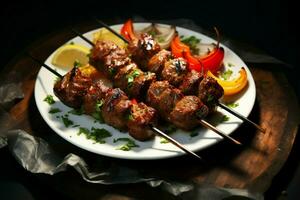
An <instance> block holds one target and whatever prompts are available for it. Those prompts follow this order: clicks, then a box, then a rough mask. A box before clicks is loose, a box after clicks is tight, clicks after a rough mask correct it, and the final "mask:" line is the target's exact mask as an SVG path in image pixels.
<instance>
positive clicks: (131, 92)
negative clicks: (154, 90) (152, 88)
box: [114, 63, 156, 100]
mask: <svg viewBox="0 0 300 200" xmlns="http://www.w3.org/2000/svg"><path fill="white" fill-rule="evenodd" d="M155 80H156V76H155V74H154V73H151V72H145V73H144V72H143V71H141V70H140V69H139V68H138V67H137V66H136V64H134V63H131V64H129V65H126V66H125V67H123V68H121V69H120V70H119V72H118V73H117V75H116V76H115V78H114V84H115V86H116V87H119V88H121V89H122V90H124V91H126V93H127V94H128V96H129V97H134V98H136V99H140V100H142V99H143V96H144V95H143V94H145V92H146V91H147V89H148V87H149V85H150V84H151V83H152V82H153V81H155Z"/></svg>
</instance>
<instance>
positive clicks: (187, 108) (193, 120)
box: [170, 96, 208, 130]
mask: <svg viewBox="0 0 300 200" xmlns="http://www.w3.org/2000/svg"><path fill="white" fill-rule="evenodd" d="M207 114H208V107H207V106H206V105H204V104H203V103H202V102H201V101H200V100H199V98H198V97H197V96H185V97H183V98H182V99H181V100H179V101H178V102H177V103H176V106H175V108H174V109H173V111H172V112H171V114H170V121H171V122H172V123H174V124H175V125H176V126H177V127H179V128H181V129H184V130H191V129H193V128H195V127H196V126H197V125H198V124H199V123H198V120H199V119H203V118H204V117H206V116H207Z"/></svg>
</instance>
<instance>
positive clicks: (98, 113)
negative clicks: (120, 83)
mask: <svg viewBox="0 0 300 200" xmlns="http://www.w3.org/2000/svg"><path fill="white" fill-rule="evenodd" d="M103 103H104V101H103V99H101V100H98V101H97V103H96V105H95V112H93V113H92V117H93V118H94V119H96V120H98V121H99V122H100V123H104V120H103V117H102V112H101V108H102V106H103Z"/></svg>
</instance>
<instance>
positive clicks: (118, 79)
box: [114, 63, 142, 91]
mask: <svg viewBox="0 0 300 200" xmlns="http://www.w3.org/2000/svg"><path fill="white" fill-rule="evenodd" d="M141 73H142V71H141V70H140V69H138V67H137V65H136V64H135V63H130V64H128V65H126V66H124V67H122V68H121V69H120V70H119V72H118V73H117V74H116V75H115V77H114V85H115V87H119V88H121V89H122V90H124V91H126V89H127V88H128V85H130V84H132V83H133V82H134V78H135V77H137V76H139V75H140V74H141Z"/></svg>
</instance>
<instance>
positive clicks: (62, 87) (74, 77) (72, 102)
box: [53, 67, 92, 108]
mask: <svg viewBox="0 0 300 200" xmlns="http://www.w3.org/2000/svg"><path fill="white" fill-rule="evenodd" d="M91 84H92V80H91V78H89V77H85V76H83V75H82V73H81V72H80V70H79V69H78V68H76V67H74V68H73V69H72V70H71V71H70V72H68V73H67V74H66V75H65V76H64V77H63V78H62V79H61V80H59V81H57V82H56V83H55V85H54V88H53V91H54V94H55V95H56V96H57V97H58V98H59V99H60V100H61V101H62V102H63V103H64V104H66V105H67V106H70V107H72V108H80V106H81V105H82V102H83V97H84V96H85V94H86V93H87V90H88V88H89V86H90V85H91Z"/></svg>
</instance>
